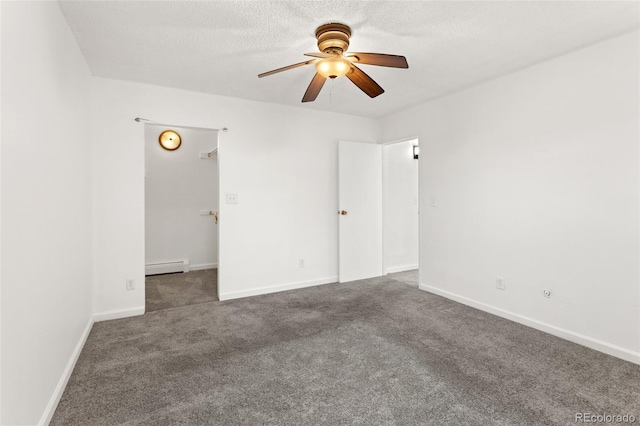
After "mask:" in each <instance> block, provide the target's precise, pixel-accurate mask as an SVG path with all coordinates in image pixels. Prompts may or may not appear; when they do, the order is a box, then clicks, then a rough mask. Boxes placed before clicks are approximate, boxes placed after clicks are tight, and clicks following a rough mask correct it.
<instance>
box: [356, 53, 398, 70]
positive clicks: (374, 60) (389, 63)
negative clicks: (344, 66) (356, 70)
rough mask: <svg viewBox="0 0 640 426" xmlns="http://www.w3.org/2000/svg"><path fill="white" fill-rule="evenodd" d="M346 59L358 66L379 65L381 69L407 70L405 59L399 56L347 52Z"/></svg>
mask: <svg viewBox="0 0 640 426" xmlns="http://www.w3.org/2000/svg"><path fill="white" fill-rule="evenodd" d="M346 58H347V59H350V60H352V61H355V62H357V63H359V64H366V65H379V66H383V67H393V68H409V64H408V63H407V58H405V57H404V56H400V55H387V54H385V53H357V52H356V53H354V52H349V53H348V54H347V55H346Z"/></svg>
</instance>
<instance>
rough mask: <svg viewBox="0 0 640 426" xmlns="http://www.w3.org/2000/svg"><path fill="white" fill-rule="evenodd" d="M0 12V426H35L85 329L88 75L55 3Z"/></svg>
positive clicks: (12, 5)
mask: <svg viewBox="0 0 640 426" xmlns="http://www.w3.org/2000/svg"><path fill="white" fill-rule="evenodd" d="M0 8H1V10H2V22H1V26H2V46H1V50H2V107H3V108H2V117H1V121H2V159H1V163H0V167H1V175H2V177H1V181H2V191H1V192H2V207H1V217H2V223H1V226H2V243H1V245H2V265H1V266H2V272H1V279H2V307H1V316H2V378H1V388H2V417H1V419H0V423H2V424H4V425H17V424H29V425H33V424H36V423H38V422H39V421H41V419H42V420H43V421H45V420H46V419H47V414H52V410H51V409H52V408H53V407H54V406H55V404H56V403H57V397H59V396H60V394H61V392H62V390H63V385H64V379H65V377H66V375H65V374H66V373H68V372H69V371H70V370H69V369H70V368H71V367H72V366H73V360H74V359H75V358H74V355H77V351H76V352H74V350H79V348H80V347H81V345H82V342H83V337H85V336H86V333H88V331H89V330H90V326H91V317H92V315H91V314H92V312H91V293H92V286H91V197H90V192H91V175H90V167H91V164H90V160H91V157H90V148H91V144H90V132H89V131H90V129H89V94H90V83H89V79H90V73H89V70H88V68H87V66H86V64H85V61H84V59H83V57H82V55H81V53H80V49H79V48H78V46H77V45H76V42H75V39H74V38H73V36H72V34H71V31H70V30H69V28H68V26H67V24H66V21H65V19H64V17H63V16H62V13H61V12H60V10H59V8H58V5H57V3H55V2H1V3H0ZM70 360H71V361H70ZM47 407H48V408H47Z"/></svg>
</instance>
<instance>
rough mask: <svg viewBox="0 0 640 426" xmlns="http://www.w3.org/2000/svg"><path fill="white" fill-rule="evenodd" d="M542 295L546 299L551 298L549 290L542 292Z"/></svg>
mask: <svg viewBox="0 0 640 426" xmlns="http://www.w3.org/2000/svg"><path fill="white" fill-rule="evenodd" d="M542 295H543V296H544V297H546V298H547V299H550V298H551V290H542Z"/></svg>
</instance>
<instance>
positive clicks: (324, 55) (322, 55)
mask: <svg viewBox="0 0 640 426" xmlns="http://www.w3.org/2000/svg"><path fill="white" fill-rule="evenodd" d="M304 56H313V57H314V58H323V59H324V58H335V56H336V55H332V54H330V53H324V52H311V53H305V54H304Z"/></svg>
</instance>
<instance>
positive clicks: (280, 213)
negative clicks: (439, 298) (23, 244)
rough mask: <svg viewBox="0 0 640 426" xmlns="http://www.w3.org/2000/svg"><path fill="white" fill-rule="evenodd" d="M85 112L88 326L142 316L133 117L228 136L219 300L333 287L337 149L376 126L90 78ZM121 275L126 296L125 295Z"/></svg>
mask: <svg viewBox="0 0 640 426" xmlns="http://www.w3.org/2000/svg"><path fill="white" fill-rule="evenodd" d="M165 99H172V102H164V100H165ZM93 107H94V109H93V122H92V129H93V155H94V160H95V165H94V170H93V180H94V190H95V205H94V207H95V221H94V235H95V247H94V253H95V256H94V279H95V282H96V288H95V302H94V303H95V311H96V313H97V314H98V318H109V317H114V316H119V315H130V314H134V313H141V312H142V311H143V308H144V292H143V286H142V285H141V283H143V282H144V128H143V127H144V126H143V125H142V124H140V123H137V122H135V121H134V120H133V119H134V118H135V117H138V116H139V117H143V118H148V119H152V120H154V121H157V122H162V123H172V124H181V125H187V126H195V127H209V128H221V127H228V128H229V131H228V132H221V133H220V137H219V154H218V161H219V168H220V193H221V194H220V195H221V198H224V196H225V194H226V193H237V194H238V204H225V203H221V204H220V206H219V207H220V227H219V232H220V245H219V247H220V259H219V263H220V269H219V281H220V293H221V297H222V298H223V299H224V298H231V297H241V296H245V295H250V294H256V293H260V292H266V291H272V290H277V289H282V288H286V287H287V286H302V285H311V284H313V283H321V282H327V281H335V280H336V277H337V270H338V265H337V250H336V247H337V229H338V228H337V219H338V218H337V214H336V212H337V208H338V205H337V204H338V203H337V141H338V140H339V139H348V140H363V141H372V142H374V141H375V140H376V136H377V133H378V132H377V126H376V122H375V121H374V120H372V119H366V118H359V117H353V116H346V115H340V114H333V113H326V112H317V111H309V110H306V109H303V108H293V107H285V106H280V105H273V104H267V103H260V102H252V101H245V100H241V99H234V98H226V97H221V96H213V95H206V94H200V93H195V92H187V91H181V90H175V89H168V88H160V87H155V86H148V85H143V84H137V83H128V82H122V81H116V80H108V79H100V78H94V79H93ZM114 134H117V135H118V137H117V138H113V137H112V135H114ZM299 258H304V259H305V263H306V267H305V268H299V267H298V259H299ZM127 277H131V278H133V279H134V280H135V282H136V284H137V288H136V290H134V291H126V290H125V278H127Z"/></svg>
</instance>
